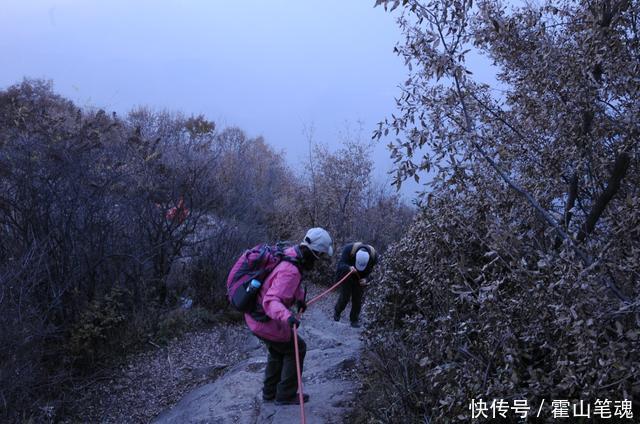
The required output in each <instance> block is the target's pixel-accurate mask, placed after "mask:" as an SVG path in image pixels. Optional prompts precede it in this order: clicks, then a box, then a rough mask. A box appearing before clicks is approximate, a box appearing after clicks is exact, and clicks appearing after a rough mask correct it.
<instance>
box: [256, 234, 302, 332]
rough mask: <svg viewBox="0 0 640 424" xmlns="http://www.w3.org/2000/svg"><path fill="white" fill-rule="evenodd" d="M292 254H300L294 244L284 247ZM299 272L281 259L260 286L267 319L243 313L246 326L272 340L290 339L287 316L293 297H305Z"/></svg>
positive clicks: (260, 294)
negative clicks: (259, 319) (255, 317)
mask: <svg viewBox="0 0 640 424" xmlns="http://www.w3.org/2000/svg"><path fill="white" fill-rule="evenodd" d="M285 254H286V255H287V256H291V257H299V256H300V255H299V253H298V251H297V249H296V248H295V247H290V248H288V249H286V250H285ZM301 280H302V275H301V274H300V271H299V270H298V268H297V267H296V266H295V265H294V264H292V263H291V262H287V261H282V262H280V263H279V264H278V265H277V266H276V267H275V268H274V270H273V271H271V274H269V276H268V277H267V279H266V280H265V281H264V283H263V284H262V287H261V288H260V293H258V302H260V303H261V304H262V308H263V309H264V312H265V313H266V314H267V316H268V317H269V318H271V319H270V320H269V321H267V322H259V321H256V320H255V319H253V318H252V317H251V314H244V320H245V321H246V323H247V325H248V326H249V329H250V330H251V331H252V332H253V334H255V335H256V336H258V337H261V338H263V339H267V340H270V341H273V342H288V341H289V340H291V333H292V331H291V327H290V326H289V323H288V322H287V319H288V318H289V317H290V316H291V315H292V312H291V311H290V310H289V308H291V307H292V306H293V305H294V304H295V303H296V300H304V290H303V288H302V286H301V284H300V282H301Z"/></svg>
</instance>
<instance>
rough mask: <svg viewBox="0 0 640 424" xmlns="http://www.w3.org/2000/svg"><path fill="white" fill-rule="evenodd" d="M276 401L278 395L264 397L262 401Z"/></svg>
mask: <svg viewBox="0 0 640 424" xmlns="http://www.w3.org/2000/svg"><path fill="white" fill-rule="evenodd" d="M275 399H276V395H271V396H267V395H262V400H263V401H265V402H273V401H274V400H275Z"/></svg>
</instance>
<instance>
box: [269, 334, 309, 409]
mask: <svg viewBox="0 0 640 424" xmlns="http://www.w3.org/2000/svg"><path fill="white" fill-rule="evenodd" d="M262 341H263V342H264V344H265V345H266V346H267V350H268V351H269V356H268V358H267V368H266V369H265V371H264V387H263V389H262V394H263V395H264V397H266V398H272V397H274V396H275V397H276V400H286V399H290V398H292V397H294V396H295V395H296V393H297V391H298V376H297V373H296V356H295V348H294V345H293V335H291V340H290V341H288V342H272V341H269V340H264V339H262ZM298 348H299V349H300V373H302V367H303V364H304V357H305V354H306V353H307V344H306V343H305V342H304V340H303V339H302V337H300V336H299V335H298Z"/></svg>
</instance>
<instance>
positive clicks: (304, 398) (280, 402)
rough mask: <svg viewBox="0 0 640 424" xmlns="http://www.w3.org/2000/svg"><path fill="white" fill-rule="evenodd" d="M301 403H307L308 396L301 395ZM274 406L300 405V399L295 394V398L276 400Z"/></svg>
mask: <svg viewBox="0 0 640 424" xmlns="http://www.w3.org/2000/svg"><path fill="white" fill-rule="evenodd" d="M302 401H303V402H304V403H307V402H308V401H309V395H308V394H306V393H305V394H303V395H302ZM276 405H300V397H299V395H298V394H297V393H296V394H295V396H293V397H290V398H288V399H282V400H281V399H276Z"/></svg>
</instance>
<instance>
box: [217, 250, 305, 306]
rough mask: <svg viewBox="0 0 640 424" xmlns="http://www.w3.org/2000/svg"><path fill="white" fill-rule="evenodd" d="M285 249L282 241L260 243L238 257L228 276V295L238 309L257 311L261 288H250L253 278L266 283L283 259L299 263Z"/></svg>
mask: <svg viewBox="0 0 640 424" xmlns="http://www.w3.org/2000/svg"><path fill="white" fill-rule="evenodd" d="M284 249H285V245H284V244H282V243H278V244H276V245H274V246H270V245H268V244H259V245H257V246H255V247H253V248H251V249H248V250H246V251H245V252H244V253H243V254H242V256H240V257H239V258H238V260H237V261H236V263H235V265H233V267H232V268H231V271H230V272H229V276H228V277H227V296H228V297H229V302H231V305H232V306H233V307H234V308H235V309H236V310H238V311H240V312H248V313H251V312H254V311H255V309H256V298H257V296H258V292H259V291H260V290H253V289H251V288H250V283H251V280H254V279H255V280H258V281H259V282H260V283H264V281H265V280H266V279H267V276H268V275H269V274H270V273H271V271H273V269H274V268H275V267H276V266H277V265H278V264H279V263H280V262H282V261H288V262H291V263H293V264H295V265H296V266H297V265H298V260H297V259H296V258H292V257H290V256H287V255H285V253H284ZM259 309H261V308H259ZM258 315H263V314H258Z"/></svg>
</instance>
